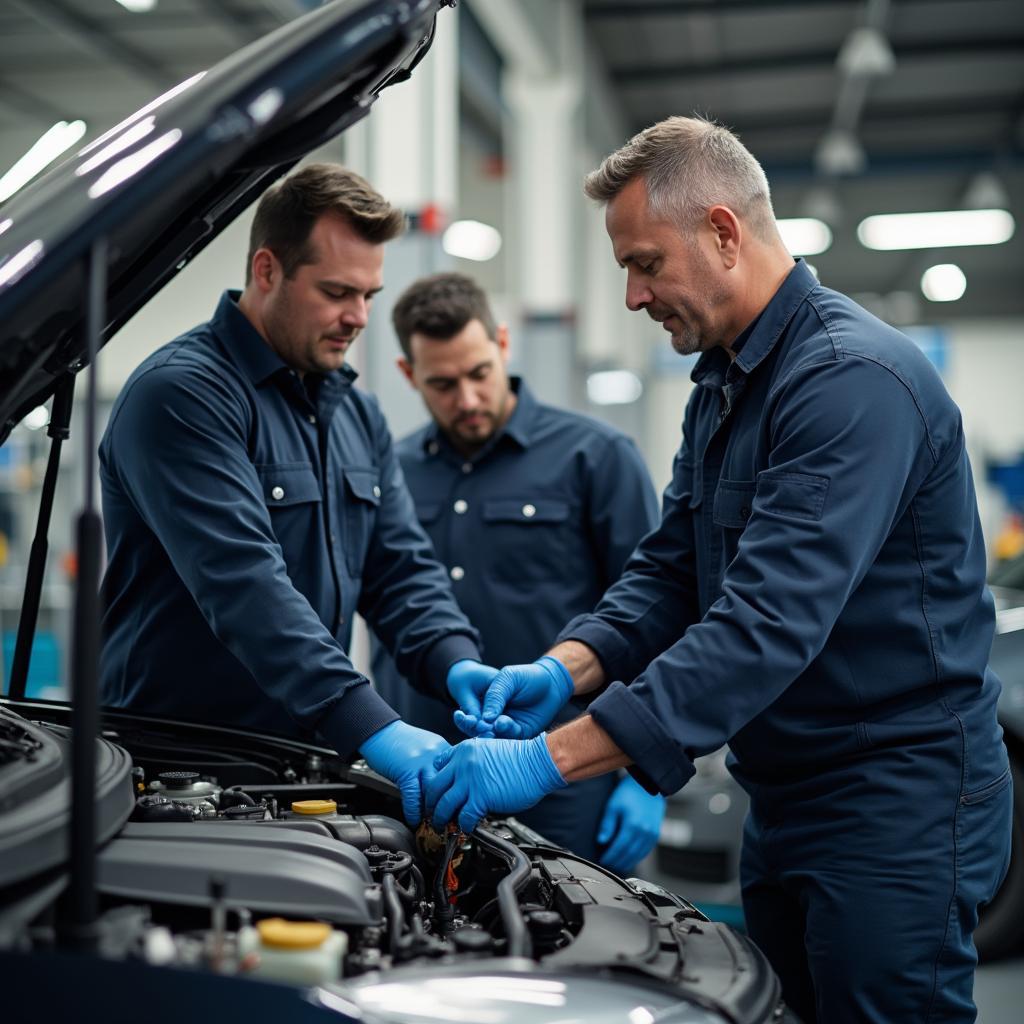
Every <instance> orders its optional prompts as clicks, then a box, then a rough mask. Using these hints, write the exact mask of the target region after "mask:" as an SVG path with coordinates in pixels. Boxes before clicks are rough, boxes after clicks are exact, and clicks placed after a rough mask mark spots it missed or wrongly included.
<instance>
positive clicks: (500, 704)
mask: <svg viewBox="0 0 1024 1024" xmlns="http://www.w3.org/2000/svg"><path fill="white" fill-rule="evenodd" d="M572 691H573V685H572V676H571V675H569V670H568V669H567V668H566V667H565V666H564V665H563V664H562V663H561V662H560V661H559V660H558V659H557V658H552V657H551V656H550V655H547V654H546V655H544V657H543V658H541V659H539V660H538V661H535V662H532V663H531V664H529V665H506V666H505V667H504V668H503V669H502V670H501V671H500V672H499V673H498V674H497V676H495V678H494V681H493V682H492V683H491V685H490V687H489V688H488V690H487V695H486V696H485V697H484V704H483V715H482V717H481V718H480V719H479V720H472V719H471V716H469V715H464V716H462V718H461V719H460V718H459V716H456V718H455V724H456V725H458V727H459V728H460V729H461V730H462V731H463V732H465V733H468V734H469V735H471V736H472V735H478V736H479V735H485V734H486V733H488V732H490V731H491V730H493V731H494V734H495V735H496V736H501V737H504V738H508V739H528V738H529V737H531V736H536V735H537V733H539V732H540V731H541V729H544V728H546V727H547V726H548V725H550V724H551V720H552V719H553V718H554V717H555V715H556V714H558V712H559V710H560V709H561V708H562V706H563V705H564V704H565V702H566V701H567V700H568V699H569V698H570V697H571V696H572Z"/></svg>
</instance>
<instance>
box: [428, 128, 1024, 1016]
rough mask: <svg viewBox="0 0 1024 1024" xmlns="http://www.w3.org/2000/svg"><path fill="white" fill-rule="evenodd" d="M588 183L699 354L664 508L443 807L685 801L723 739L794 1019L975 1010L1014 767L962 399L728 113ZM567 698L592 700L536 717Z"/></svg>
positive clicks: (502, 677) (634, 284)
mask: <svg viewBox="0 0 1024 1024" xmlns="http://www.w3.org/2000/svg"><path fill="white" fill-rule="evenodd" d="M585 187H586V191H587V194H588V195H589V196H591V197H592V198H594V199H597V200H598V201H600V202H602V203H604V204H606V221H605V222H606V227H607V230H608V234H609V236H610V238H611V242H612V247H613V250H614V254H615V258H616V260H617V261H618V262H619V264H620V266H622V267H623V268H624V269H625V271H626V304H627V305H628V306H629V308H630V309H632V310H637V311H640V310H643V311H645V312H646V313H647V314H648V316H650V317H651V318H652V319H654V320H656V321H658V322H659V323H661V324H662V326H663V327H664V328H665V330H666V331H668V332H669V334H670V337H671V343H672V345H673V347H674V348H675V349H676V350H677V351H678V352H680V353H691V352H699V353H701V356H700V360H699V362H698V363H697V366H696V368H695V369H694V371H693V380H694V382H695V383H696V385H697V386H696V388H695V389H694V391H693V394H692V396H691V398H690V400H689V402H688V404H687V408H686V412H685V415H684V419H683V441H682V445H681V447H680V449H679V453H678V455H677V456H676V460H675V465H674V470H673V478H672V483H671V484H670V485H669V487H668V489H667V491H666V493H665V499H664V504H663V511H662V521H661V525H660V527H659V528H658V529H657V530H655V531H654V533H652V534H651V535H649V536H648V537H647V538H645V540H644V541H643V542H642V543H641V544H640V546H639V547H638V549H637V551H636V552H635V553H634V555H633V557H632V558H631V560H630V562H629V563H628V564H627V566H626V569H625V572H624V574H623V576H622V578H621V579H620V580H619V581H618V582H617V583H615V584H614V585H613V586H612V587H611V588H609V590H608V591H607V592H606V593H605V595H604V597H603V599H602V600H601V602H600V604H599V605H598V606H597V608H596V609H595V611H594V613H593V614H591V615H583V616H580V617H578V618H576V619H574V620H573V621H572V622H570V623H569V625H568V626H566V627H565V629H563V631H562V633H561V635H560V637H559V639H558V641H557V643H556V646H555V647H554V648H553V649H552V650H551V651H549V652H548V655H547V656H546V657H545V658H544V659H543V661H544V662H545V665H544V666H543V668H542V667H539V666H536V665H534V666H516V667H514V668H506V669H505V670H503V671H502V673H501V674H499V676H498V677H497V678H496V679H495V680H494V682H493V683H492V684H491V687H490V690H489V692H488V695H487V697H486V698H485V700H484V705H483V715H482V721H481V723H480V728H481V730H486V729H488V728H491V723H492V722H502V721H504V722H506V723H510V724H508V725H506V726H505V728H504V729H503V730H499V729H497V727H495V731H498V732H499V734H500V735H504V736H507V737H512V739H497V740H486V741H482V740H480V739H474V740H471V741H469V742H467V743H462V744H460V745H459V746H458V747H457V748H454V749H453V750H451V751H448V752H446V754H444V755H442V757H441V758H439V763H444V762H447V764H446V765H445V767H443V768H442V770H441V771H440V772H439V774H438V776H437V777H436V778H435V779H434V780H433V782H431V783H430V784H428V786H427V789H426V797H427V809H428V812H431V811H432V813H433V816H434V820H435V821H445V820H447V819H448V818H451V817H457V818H458V819H459V820H460V822H461V823H462V824H463V827H470V826H472V825H473V824H474V823H475V821H476V820H477V818H478V816H479V815H480V814H481V813H483V812H485V811H488V810H495V811H509V810H517V809H519V808H520V807H522V806H525V805H529V804H530V803H532V802H534V801H536V800H537V799H539V798H540V797H541V796H542V795H543V794H545V793H547V792H551V791H554V790H556V789H558V788H560V787H562V786H564V785H566V783H567V782H569V781H573V780H577V779H585V778H590V777H593V776H596V775H600V774H602V773H603V772H607V771H610V770H613V769H616V768H619V767H622V766H629V770H630V771H631V772H632V773H633V774H634V776H635V777H636V778H637V779H638V780H640V781H641V782H642V783H643V784H644V785H646V786H647V787H648V788H650V789H651V790H652V791H660V792H662V793H671V792H673V791H675V790H677V789H679V788H680V787H681V786H682V785H684V784H685V783H686V781H687V780H688V779H689V778H690V777H691V776H692V775H693V771H694V769H693V759H694V758H695V757H697V756H699V755H701V754H705V753H708V752H709V751H712V750H714V749H716V748H717V747H719V746H721V744H723V743H724V742H726V741H728V742H729V744H730V746H731V748H732V753H733V755H734V762H735V763H734V764H733V766H732V770H733V773H734V775H735V776H736V778H737V780H738V781H739V782H740V784H741V785H742V786H743V787H744V788H745V789H746V790H747V792H748V793H749V794H750V798H751V810H750V815H749V817H748V820H747V825H746V832H745V838H744V848H743V860H742V883H743V900H744V909H745V912H746V918H747V924H748V927H749V930H750V933H751V935H752V936H753V937H754V939H755V940H756V941H757V942H758V943H759V944H760V945H761V946H762V947H763V948H764V950H765V952H766V953H767V955H768V957H769V959H770V960H771V961H772V963H773V965H774V966H775V969H776V970H777V972H778V973H779V975H780V977H781V979H782V983H783V991H784V995H785V998H786V999H787V1001H788V1002H789V1003H790V1004H791V1005H792V1006H793V1008H794V1009H795V1010H796V1012H797V1013H798V1014H799V1015H800V1016H801V1017H802V1018H803V1019H804V1020H805V1021H807V1022H813V1021H819V1022H821V1024H853V1022H858V1024H863V1022H872V1024H881V1022H887V1024H892V1022H895V1021H899V1022H900V1024H908V1022H921V1024H924V1022H926V1021H938V1020H942V1021H947V1022H952V1021H957V1022H960V1021H962V1022H965V1024H966V1022H969V1021H973V1020H974V1019H975V1009H974V1005H973V1001H972V984H973V975H974V967H975V963H976V954H975V950H974V946H973V943H972V940H971V933H972V931H973V930H974V927H975V925H976V924H977V920H978V908H979V906H981V905H983V904H984V903H986V902H987V901H988V900H990V899H991V898H992V896H993V895H994V894H995V892H996V890H997V889H998V886H999V884H1000V882H1001V880H1002V877H1003V875H1004V874H1005V871H1006V867H1007V863H1008V859H1009V850H1010V821H1011V783H1010V774H1009V766H1008V761H1007V755H1006V750H1005V748H1004V746H1003V742H1002V736H1001V730H1000V728H999V725H998V723H997V720H996V700H997V697H998V693H999V682H998V680H997V679H996V678H995V676H994V675H993V674H992V672H991V671H990V670H989V668H988V665H987V662H988V652H989V646H990V644H991V641H992V635H993V625H994V610H993V602H992V598H991V596H990V595H989V593H988V591H987V590H986V588H985V551H984V544H983V540H982V535H981V529H980V525H979V522H978V514H977V507H976V502H975V496H974V489H973V484H972V479H971V471H970V466H969V464H968V460H967V453H966V450H965V446H964V436H963V430H962V426H961V422H960V414H959V410H958V409H957V407H956V406H955V405H954V403H953V401H952V399H951V398H950V397H949V395H948V393H947V392H946V390H945V388H944V386H943V384H942V381H941V379H940V378H939V375H938V373H936V371H935V369H934V368H933V367H932V366H931V365H930V364H929V363H928V361H927V360H926V359H925V357H924V356H923V355H922V353H921V352H920V351H919V350H918V348H917V347H916V346H915V345H914V344H913V343H912V342H910V341H909V340H908V339H907V338H905V337H904V336H903V335H901V334H900V333H899V332H898V331H896V330H894V329H893V328H891V327H888V326H887V325H886V324H884V323H882V322H880V321H879V320H876V319H875V318H874V317H872V316H871V315H870V314H868V313H867V312H865V311H864V310H863V309H861V308H860V307H859V306H857V305H856V304H855V303H854V302H852V301H851V300H850V299H848V298H846V297H845V296H843V295H840V294H838V293H836V292H834V291H830V290H829V289H826V288H824V287H822V286H821V285H819V284H818V282H817V281H816V279H815V277H814V275H813V274H812V273H811V271H810V270H809V269H808V268H807V266H806V265H805V264H804V263H802V262H800V261H796V262H795V263H794V260H793V259H792V257H791V256H790V255H789V253H788V252H787V251H786V248H785V246H784V245H783V243H782V241H781V239H780V238H779V235H778V232H777V230H776V227H775V224H774V217H773V214H772V209H771V203H770V198H769V191H768V185H767V182H766V181H765V178H764V174H763V172H762V171H761V168H760V167H759V166H758V164H757V161H756V160H755V159H754V157H753V156H752V155H751V154H750V153H749V152H748V151H747V150H746V149H745V148H744V147H743V146H742V144H741V143H740V142H739V140H738V139H737V138H736V137H735V136H733V135H732V134H731V133H730V132H728V131H727V130H726V129H724V128H721V127H719V126H717V125H715V124H713V123H710V122H708V121H705V120H702V119H699V118H684V117H674V118H670V119H669V120H667V121H664V122H662V123H660V124H658V125H655V126H653V127H652V128H648V129H647V130H646V131H644V132H641V133H640V134H639V135H637V136H636V137H635V138H634V139H632V140H631V141H630V142H629V143H628V144H627V145H626V146H624V147H623V148H622V149H621V150H619V151H618V152H617V153H614V154H613V155H612V156H610V157H609V158H608V159H607V160H606V161H605V162H604V163H603V164H602V166H601V167H600V168H599V169H598V170H597V171H595V172H594V173H593V174H591V175H590V176H589V177H588V178H587V181H586V186H585ZM552 664H554V665H556V666H559V667H560V672H559V679H558V681H557V684H556V685H553V684H552V682H551V673H550V669H551V666H552ZM616 680H618V681H616ZM573 694H576V695H584V694H598V695H597V696H596V697H595V699H594V700H593V702H592V703H591V705H590V709H589V710H590V713H589V714H588V715H586V716H584V717H582V718H579V719H577V720H575V721H573V722H570V723H569V724H567V725H565V726H563V727H562V728H560V729H558V730H556V731H553V732H551V733H550V734H545V733H543V732H540V731H539V728H538V727H536V724H535V723H537V722H540V723H541V728H542V727H543V724H544V723H546V722H549V721H550V720H551V717H552V715H553V714H554V712H555V711H557V709H558V708H559V707H560V706H561V703H562V702H563V701H564V700H566V699H568V698H569V696H571V695H573ZM499 715H501V716H502V717H497V716H499ZM530 737H532V738H530ZM523 740H525V742H524V741H523Z"/></svg>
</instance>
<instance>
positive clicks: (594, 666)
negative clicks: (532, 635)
mask: <svg viewBox="0 0 1024 1024" xmlns="http://www.w3.org/2000/svg"><path fill="white" fill-rule="evenodd" d="M548 654H549V655H550V656H551V657H552V658H557V659H558V660H559V661H560V662H561V663H562V664H563V665H564V666H565V667H566V668H567V669H568V670H569V675H571V676H572V682H573V696H576V697H579V696H581V695H582V694H585V693H591V692H592V691H593V690H598V689H600V688H601V687H602V686H603V685H604V682H605V679H604V668H603V667H602V666H601V662H600V660H599V659H598V657H597V655H596V654H595V653H594V649H593V648H592V647H588V646H587V645H586V644H584V643H580V641H579V640H565V641H563V642H562V643H560V644H557V645H556V646H555V647H552V648H551V650H550V651H548Z"/></svg>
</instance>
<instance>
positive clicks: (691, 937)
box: [0, 707, 781, 1024]
mask: <svg viewBox="0 0 1024 1024" xmlns="http://www.w3.org/2000/svg"><path fill="white" fill-rule="evenodd" d="M48 717H49V718H50V719H51V720H50V721H46V722H43V721H38V720H37V721H28V720H26V719H25V718H22V717H20V716H17V715H14V714H13V713H12V712H10V711H8V710H5V709H4V708H2V707H0V725H2V727H3V729H2V730H0V749H2V750H4V751H5V754H6V755H7V757H8V761H7V763H3V762H0V783H4V785H3V788H2V789H0V792H2V793H4V794H5V798H4V799H3V800H2V802H0V951H8V952H11V953H23V954H24V953H29V954H32V953H39V952H42V951H46V950H54V949H57V948H59V946H60V942H61V919H62V914H63V909H64V908H63V903H62V901H63V900H64V899H65V894H64V889H63V883H64V881H65V876H64V874H63V872H62V865H63V864H64V863H65V861H66V857H67V847H66V838H65V830H66V810H67V808H66V804H67V799H68V791H67V780H66V778H65V777H64V776H63V774H62V764H63V762H64V759H65V758H66V756H67V750H68V745H69V742H70V737H69V730H68V728H67V726H66V725H63V724H61V723H60V721H59V718H60V714H59V713H53V714H51V715H49V716H48ZM105 724H106V728H105V730H104V733H103V736H102V738H101V739H99V740H98V741H97V742H98V744H99V745H100V747H101V751H100V756H99V769H98V774H97V800H96V817H97V830H98V833H99V835H98V838H99V839H100V841H101V842H100V845H99V849H98V854H97V858H96V866H95V887H96V892H97V894H98V899H99V904H100V906H99V924H98V930H97V935H96V952H97V953H98V954H99V956H100V957H101V958H103V959H105V960H108V961H120V962H134V963H137V964H146V965H150V966H152V967H159V968H165V969H166V968H171V969H175V968H180V969H185V970H191V971H201V972H209V973H213V974H218V975H231V976H235V977H253V978H258V979H263V980H270V981H275V982H280V983H285V984H291V985H300V986H317V987H318V990H320V991H322V992H328V993H329V992H332V991H334V992H336V993H344V994H345V998H346V999H347V1000H349V1001H350V1002H351V1003H352V1004H353V1005H356V1006H362V1008H363V1010H364V1011H365V1010H367V1009H372V1010H373V1012H374V1014H375V1015H376V1016H377V1018H379V1019H381V1020H396V1021H397V1020H405V1019H407V1016H406V1015H403V1014H404V1010H403V1009H402V1007H403V1006H406V1002H407V999H408V996H403V997H401V998H399V997H398V996H396V994H395V993H396V992H400V987H399V988H397V989H396V985H399V986H400V984H411V985H412V986H413V992H414V993H415V996H414V998H415V999H417V1000H420V1001H422V999H424V998H427V996H426V995H424V993H425V992H426V991H427V990H428V989H429V991H430V992H431V993H433V995H431V996H430V998H440V997H439V996H438V991H437V990H438V986H442V988H443V987H444V985H446V984H447V985H448V986H449V987H448V988H447V989H444V993H445V994H444V997H443V998H444V1003H445V1005H446V1006H448V1007H451V1005H452V1001H453V1000H454V1001H455V1002H458V1001H459V1000H465V999H470V1000H472V999H477V1000H479V998H481V995H480V993H479V991H478V990H476V989H473V987H472V986H471V985H469V983H468V981H467V980H466V979H467V978H468V977H478V976H479V975H480V974H481V972H482V971H483V972H484V973H486V975H487V976H488V979H489V982H494V979H495V978H496V977H503V976H505V974H504V973H503V972H505V973H508V972H511V975H515V976H522V975H523V972H524V971H525V972H526V973H527V974H528V975H529V976H530V977H534V978H535V977H536V974H535V972H537V971H542V972H546V974H547V975H550V976H551V977H558V978H560V979H562V980H561V981H560V982H559V984H560V985H563V987H564V985H565V984H569V983H570V981H571V982H572V984H576V985H577V986H581V985H585V986H586V989H587V994H586V1000H589V1001H591V1002H593V1000H594V994H593V993H594V986H595V985H598V986H600V984H603V982H602V981H601V979H612V978H613V977H614V978H624V977H627V976H628V977H629V978H630V979H631V980H630V982H629V984H627V985H626V986H625V987H624V986H623V984H622V982H621V981H616V982H615V983H614V984H613V983H612V982H611V981H610V980H609V986H610V987H609V990H608V992H606V993H604V995H603V996H602V997H601V1000H600V1001H601V1003H602V1006H603V1008H604V1010H607V1009H608V1006H609V1005H611V1004H610V1003H609V1000H611V1001H612V1002H614V1000H615V998H625V995H624V993H626V994H628V999H627V1001H630V1000H632V1005H634V1006H635V1005H636V999H637V995H636V985H640V986H641V987H642V989H643V992H644V993H645V996H644V997H645V998H648V999H653V1000H654V1003H652V1004H651V1005H665V1006H669V1005H672V1006H675V1005H677V1004H679V1003H680V1002H683V1003H685V1004H687V1005H690V1006H692V1007H693V1008H695V1009H696V1008H702V1010H701V1012H702V1013H703V1014H704V1015H703V1016H696V1017H693V1018H692V1019H693V1020H694V1021H717V1020H728V1021H735V1022H746V1021H749V1022H751V1024H755V1022H762V1021H774V1020H779V1019H780V1017H779V1016H778V1015H777V1014H778V1013H780V1012H781V1010H780V995H779V987H778V982H777V981H776V979H775V977H774V975H773V974H772V972H771V970H770V968H769V967H768V964H767V962H766V961H765V959H764V957H763V956H762V954H761V953H760V951H758V950H757V949H756V947H754V946H753V945H752V944H750V943H748V942H747V941H746V940H745V939H744V938H743V937H742V936H741V935H738V934H737V933H735V932H733V931H732V930H731V929H729V928H727V927H726V926H724V925H720V924H715V923H712V922H710V921H708V920H707V919H706V918H705V917H704V916H703V915H702V914H701V913H700V912H699V911H697V910H696V909H695V908H694V907H693V906H692V905H691V904H689V903H687V902H686V901H685V900H684V899H682V898H680V897H678V896H676V895H675V894H673V893H670V892H668V891H666V890H664V889H662V888H661V887H659V886H656V885H653V884H651V883H647V882H644V881H641V880H639V879H630V880H628V881H627V880H624V879H622V878H619V877H618V876H616V875H614V874H612V873H611V872H609V871H607V870H605V869H603V868H601V867H599V866H598V865H596V864H592V863H589V862H587V861H585V860H582V859H580V858H578V857H576V856H575V855H574V854H572V853H570V852H569V851H567V850H564V849H561V848H558V847H554V846H551V845H550V844H548V843H547V842H546V841H545V840H544V839H543V837H541V836H539V835H537V834H536V833H534V832H532V831H531V830H529V829H527V828H526V827H525V826H523V825H522V824H521V823H519V822H517V821H516V820H515V819H506V820H497V821H496V820H489V821H487V822H486V823H484V824H483V825H481V827H479V828H478V829H477V831H476V832H475V833H474V834H473V835H469V836H467V835H464V834H462V833H460V832H458V831H456V830H455V829H454V828H450V830H449V831H448V832H447V833H445V834H438V833H437V832H435V831H434V830H433V829H431V828H429V827H428V826H426V825H421V826H420V828H419V829H418V830H417V831H416V832H413V831H412V830H411V829H409V828H408V827H407V826H406V825H405V824H404V823H403V822H402V821H400V820H399V819H398V818H397V817H396V816H395V815H396V814H397V813H400V812H399V810H398V809H399V808H400V801H399V799H398V793H397V790H395V788H394V787H393V786H392V785H391V784H390V783H389V782H387V781H386V780H384V779H382V778H380V777H379V776H377V775H375V774H374V773H373V772H371V771H369V769H367V768H366V767H365V766H363V765H361V764H356V765H349V764H346V763H345V762H344V761H342V760H341V759H339V758H337V757H336V756H335V755H333V754H332V753H331V752H330V751H327V750H323V749H320V748H315V747H308V746H305V745H303V744H300V743H295V742H293V741H285V740H276V739H273V738H270V737H258V736H253V735H251V734H246V733H244V732H239V731H234V730H218V729H215V728H213V727H210V728H203V727H198V726H193V725H191V724H189V725H179V724H176V723H164V724H156V723H148V722H145V721H142V720H137V719H133V718H131V717H129V716H114V715H109V716H107V720H106V722H105ZM12 746H16V747H17V751H14V750H12ZM19 773H20V775H21V776H22V778H21V782H22V783H26V784H27V783H28V781H29V779H30V778H31V779H34V783H33V784H31V785H26V786H19V785H14V784H13V782H14V781H15V780H14V776H16V775H18V774H19ZM42 804H46V805H47V806H46V807H43V806H42ZM32 822H34V824H31V823H32ZM29 826H31V827H29ZM467 972H468V974H467ZM581 972H585V973H586V972H589V975H590V976H589V977H587V978H586V979H584V978H582V977H580V974H581ZM567 978H568V979H569V980H567ZM459 979H462V980H459ZM572 979H575V980H574V981H573V980H572ZM382 980H383V981H384V982H386V984H383V983H382ZM424 986H426V989H425V988H424ZM498 991H499V992H500V986H499V989H498ZM474 992H476V995H474V994H473V993H474ZM382 993H384V995H382ZM396 998H399V1004H400V1005H399V1004H396V1005H394V1006H390V1004H388V1000H389V999H390V1000H392V1002H393V1001H394V1000H395V999H396ZM486 998H487V999H488V1000H492V1001H493V999H494V998H495V989H494V987H493V985H490V987H489V990H488V992H487V993H486ZM521 998H522V996H521V993H520V994H517V995H515V996H514V1000H520V999H521ZM403 999H405V1000H406V1002H402V1000H403ZM382 1000H383V1003H382ZM659 1000H660V1001H661V1002H660V1003H659V1002H658V1001H659ZM475 1005H477V1004H475V1003H474V1004H472V1005H470V1006H469V1008H468V1009H466V1010H465V1012H466V1013H468V1014H469V1016H466V1017H464V1018H462V1017H460V1018H458V1019H476V1018H475V1017H474V1016H473V1013H474V1010H473V1006H475ZM421 1009H422V1006H421ZM464 1009H465V1008H464ZM477 1009H478V1010H479V1007H478V1006H477ZM408 1019H416V1015H415V1014H414V1015H413V1016H412V1017H409V1018H408ZM453 1019H454V1018H453ZM488 1019H490V1018H488ZM495 1019H497V1018H495ZM501 1019H505V1018H501ZM508 1019H517V1018H516V1017H515V1015H513V1016H512V1017H510V1018H508ZM518 1019H524V1020H525V1019H527V1017H520V1018H518ZM531 1019H544V1018H542V1017H534V1018H531ZM685 1019H686V1020H690V1019H691V1018H689V1017H687V1018H685Z"/></svg>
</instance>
